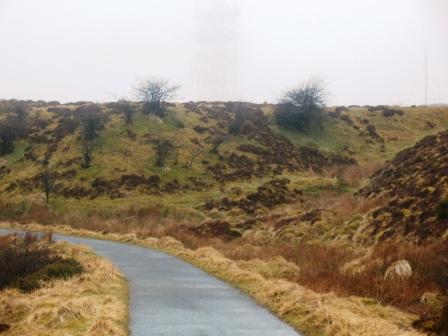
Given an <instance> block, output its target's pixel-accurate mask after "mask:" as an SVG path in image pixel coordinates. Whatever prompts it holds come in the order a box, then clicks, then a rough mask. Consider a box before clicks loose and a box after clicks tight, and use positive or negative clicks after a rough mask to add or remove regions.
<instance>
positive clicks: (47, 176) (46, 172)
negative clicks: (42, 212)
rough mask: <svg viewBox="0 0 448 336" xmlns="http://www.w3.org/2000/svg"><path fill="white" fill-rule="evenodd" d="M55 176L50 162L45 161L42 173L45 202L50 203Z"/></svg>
mask: <svg viewBox="0 0 448 336" xmlns="http://www.w3.org/2000/svg"><path fill="white" fill-rule="evenodd" d="M53 185H54V176H53V174H52V173H51V170H50V167H49V163H48V161H44V164H43V171H42V190H43V192H44V194H45V202H46V203H47V204H48V203H49V202H50V194H51V192H52V190H53Z"/></svg>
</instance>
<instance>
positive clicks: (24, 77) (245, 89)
mask: <svg viewBox="0 0 448 336" xmlns="http://www.w3.org/2000/svg"><path fill="white" fill-rule="evenodd" d="M447 35H448V1H446V0H361V1H360V0H338V1H335V0H318V1H316V0H313V1H311V0H309V1H303V0H39V1H36V0H0V98H20V99H44V100H60V101H63V102H67V101H77V100H93V101H110V100H114V99H117V98H120V97H131V96H132V87H133V86H134V85H135V84H136V83H137V82H138V81H139V79H143V78H146V77H160V78H163V79H168V80H171V81H173V82H176V83H178V84H180V85H182V90H181V92H180V96H179V99H178V100H181V101H188V100H246V101H254V102H263V101H271V102H275V101H276V100H277V98H278V96H279V95H280V94H281V93H282V92H283V91H284V90H285V89H288V88H291V87H294V86H295V85H296V84H298V83H300V82H301V81H303V80H305V79H306V78H308V77H310V76H320V77H322V78H324V79H325V80H326V82H327V86H328V88H329V90H330V92H331V102H330V103H331V104H403V105H410V104H423V103H424V97H425V95H424V92H425V90H424V88H425V85H424V83H425V80H424V79H425V44H427V45H428V69H429V102H430V103H439V102H448V36H447Z"/></svg>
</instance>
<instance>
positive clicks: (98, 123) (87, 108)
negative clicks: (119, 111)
mask: <svg viewBox="0 0 448 336" xmlns="http://www.w3.org/2000/svg"><path fill="white" fill-rule="evenodd" d="M76 113H77V114H78V117H79V119H80V121H81V125H82V131H81V135H82V142H83V143H82V146H83V154H82V155H83V163H82V168H89V167H90V165H91V162H92V146H93V144H92V143H93V140H95V139H96V138H97V137H98V132H99V130H101V129H102V128H103V126H104V115H103V112H102V110H101V108H100V107H99V106H98V105H96V104H91V105H83V106H80V107H79V108H77V109H76Z"/></svg>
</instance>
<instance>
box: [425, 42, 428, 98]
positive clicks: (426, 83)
mask: <svg viewBox="0 0 448 336" xmlns="http://www.w3.org/2000/svg"><path fill="white" fill-rule="evenodd" d="M425 106H428V41H427V40H426V41H425Z"/></svg>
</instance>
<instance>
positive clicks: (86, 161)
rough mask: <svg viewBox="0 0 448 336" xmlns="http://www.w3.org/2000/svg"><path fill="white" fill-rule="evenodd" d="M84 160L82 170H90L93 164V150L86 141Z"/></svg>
mask: <svg viewBox="0 0 448 336" xmlns="http://www.w3.org/2000/svg"><path fill="white" fill-rule="evenodd" d="M82 158H83V163H82V168H89V167H90V165H91V163H92V148H91V144H90V142H89V141H84V144H83V153H82Z"/></svg>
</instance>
